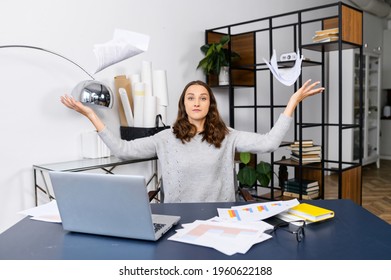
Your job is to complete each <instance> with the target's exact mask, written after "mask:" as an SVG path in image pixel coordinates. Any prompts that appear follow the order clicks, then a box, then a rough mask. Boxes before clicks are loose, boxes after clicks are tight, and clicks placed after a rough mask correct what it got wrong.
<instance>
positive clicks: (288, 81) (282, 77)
mask: <svg viewBox="0 0 391 280" xmlns="http://www.w3.org/2000/svg"><path fill="white" fill-rule="evenodd" d="M296 57H297V58H296V61H295V65H294V66H293V67H290V68H278V64H277V58H276V50H273V55H272V57H271V59H270V63H269V62H267V60H266V59H265V58H264V59H263V60H264V61H265V63H266V65H267V66H268V67H269V69H270V71H271V72H272V73H273V76H274V77H275V78H276V79H277V80H278V81H280V82H281V83H282V84H284V85H286V86H291V85H293V84H294V83H295V82H296V80H297V78H298V77H299V76H300V73H301V62H302V60H303V57H302V56H301V55H300V52H299V51H297V56H296Z"/></svg>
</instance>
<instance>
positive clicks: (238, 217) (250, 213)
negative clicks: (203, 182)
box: [217, 199, 299, 222]
mask: <svg viewBox="0 0 391 280" xmlns="http://www.w3.org/2000/svg"><path fill="white" fill-rule="evenodd" d="M298 204H299V201H298V200H297V199H291V200H286V201H271V202H263V203H252V204H246V205H241V206H234V207H231V208H218V209H217V212H218V214H219V217H220V218H222V219H226V220H232V221H244V222H254V221H261V220H264V219H267V218H269V217H272V216H274V215H277V214H279V213H281V212H284V211H286V210H288V209H290V208H292V207H294V206H296V205H298Z"/></svg>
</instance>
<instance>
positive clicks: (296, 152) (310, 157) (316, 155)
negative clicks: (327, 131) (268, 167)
mask: <svg viewBox="0 0 391 280" xmlns="http://www.w3.org/2000/svg"><path fill="white" fill-rule="evenodd" d="M288 149H289V150H291V152H292V154H291V159H292V160H294V161H300V142H299V141H295V142H294V143H293V144H291V145H290V146H289V147H288ZM321 151H322V148H321V146H320V145H314V143H313V141H312V140H303V141H302V146H301V159H302V163H303V164H306V163H312V162H320V161H321Z"/></svg>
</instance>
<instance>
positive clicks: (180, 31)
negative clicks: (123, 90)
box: [0, 0, 335, 232]
mask: <svg viewBox="0 0 391 280" xmlns="http://www.w3.org/2000/svg"><path fill="white" fill-rule="evenodd" d="M330 2H335V1H331V0H330V1H321V0H317V1H308V0H307V1H306V0H296V1H291V0H274V1H268V0H241V1H239V0H214V1H210V0H198V1H183V0H165V1H161V0H148V1H135V0H117V1H112V0H111V1H109V0H85V1H76V0H67V1H51V0H35V1H28V0H3V1H1V3H0V45H7V44H26V45H34V46H39V47H43V48H47V49H49V50H53V51H55V52H57V53H60V54H62V55H64V56H66V57H68V58H70V59H72V60H74V61H76V62H77V63H78V64H80V65H81V66H83V67H84V68H86V69H87V70H88V71H89V72H93V70H94V68H95V60H94V56H93V53H92V48H93V45H94V44H95V43H103V42H106V41H108V40H110V39H111V37H112V34H113V30H114V29H115V28H123V29H128V30H132V31H135V32H140V33H145V34H148V35H150V36H151V41H150V48H149V50H148V52H146V53H144V54H141V55H139V56H137V57H134V58H131V59H129V60H126V61H124V62H121V63H119V64H117V65H115V66H112V67H110V68H108V69H106V70H104V71H102V72H101V73H99V74H97V75H96V76H95V78H96V79H99V80H103V81H106V82H109V83H112V79H113V77H114V76H116V75H120V74H131V73H135V72H138V71H139V68H140V64H141V61H142V60H149V61H152V63H153V68H155V69H166V70H167V75H168V84H169V95H170V106H169V110H168V120H169V123H172V121H173V120H174V119H175V117H176V110H177V99H178V97H179V95H180V93H181V91H182V88H183V86H184V85H185V84H186V83H187V82H188V81H190V80H194V79H203V75H202V73H201V72H200V71H197V70H196V65H197V64H198V61H199V60H200V59H201V53H200V51H199V47H200V46H201V45H202V44H203V42H204V30H205V29H207V28H213V27H217V26H222V25H227V24H231V23H236V22H241V21H245V20H250V19H256V18H261V17H265V16H270V15H273V14H279V13H284V12H288V11H291V10H296V9H302V8H306V7H311V6H316V5H322V4H326V3H330ZM84 79H88V76H87V75H86V74H84V73H83V72H82V71H80V70H79V69H77V68H76V67H74V66H73V65H71V64H70V63H67V62H66V61H64V60H62V59H59V58H58V57H56V56H51V55H49V54H47V53H44V52H39V51H34V50H26V49H0V81H1V83H0V84H1V88H2V90H1V93H0V96H1V104H2V106H1V108H0V127H1V137H0V158H1V160H0V165H1V166H0V170H1V173H0V232H1V231H3V230H5V229H7V228H8V227H9V226H11V225H13V224H14V223H15V222H17V221H18V220H19V219H21V218H22V216H20V215H18V214H17V212H18V211H20V210H23V209H26V208H29V207H32V206H34V191H33V173H32V165H33V164H41V163H50V162H58V161H65V160H73V159H78V158H80V133H81V132H82V131H84V130H86V129H92V127H91V125H90V124H89V123H88V122H87V121H86V120H85V119H83V117H81V116H80V115H78V114H76V113H74V112H72V111H70V110H68V109H66V108H65V107H64V106H62V104H61V103H60V102H59V98H60V96H61V95H62V94H64V93H67V92H70V91H71V89H72V88H73V86H74V85H75V84H76V83H78V82H79V81H81V80H84ZM217 98H218V100H219V102H220V110H221V113H222V115H223V116H224V118H225V119H226V120H227V118H228V111H227V110H228V108H227V106H226V104H227V96H226V93H223V92H217ZM116 112H117V111H116V110H115V109H114V110H110V111H109V110H100V111H99V114H100V115H101V116H102V118H103V119H104V121H105V122H106V123H107V124H108V125H109V126H110V127H112V128H113V129H114V130H116V131H117V132H118V123H119V122H118V116H117V114H116Z"/></svg>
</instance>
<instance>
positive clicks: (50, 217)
mask: <svg viewBox="0 0 391 280" xmlns="http://www.w3.org/2000/svg"><path fill="white" fill-rule="evenodd" d="M19 214H22V215H26V216H31V218H30V219H32V220H37V221H43V222H51V223H61V217H60V212H59V211H58V207H57V202H56V201H55V200H52V201H51V202H49V203H46V204H42V205H39V206H37V207H33V208H30V209H27V210H23V211H20V212H19Z"/></svg>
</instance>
